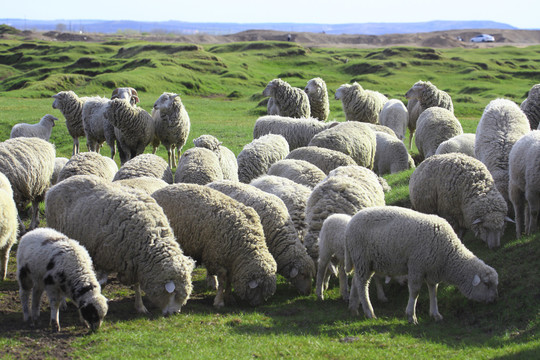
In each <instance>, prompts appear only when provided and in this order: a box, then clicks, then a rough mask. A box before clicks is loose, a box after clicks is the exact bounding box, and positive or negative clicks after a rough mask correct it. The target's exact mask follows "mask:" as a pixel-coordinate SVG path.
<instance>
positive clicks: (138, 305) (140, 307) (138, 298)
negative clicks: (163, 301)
mask: <svg viewBox="0 0 540 360" xmlns="http://www.w3.org/2000/svg"><path fill="white" fill-rule="evenodd" d="M135 310H137V312H138V313H140V314H149V313H150V312H149V311H148V310H147V309H146V307H145V306H144V304H143V300H142V293H141V285H140V284H139V283H137V284H135Z"/></svg>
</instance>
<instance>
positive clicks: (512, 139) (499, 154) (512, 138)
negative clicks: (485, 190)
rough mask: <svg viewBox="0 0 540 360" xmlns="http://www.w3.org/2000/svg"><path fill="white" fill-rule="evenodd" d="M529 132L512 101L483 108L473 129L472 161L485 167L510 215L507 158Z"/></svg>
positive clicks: (504, 101)
mask: <svg viewBox="0 0 540 360" xmlns="http://www.w3.org/2000/svg"><path fill="white" fill-rule="evenodd" d="M528 132H530V125H529V121H528V120H527V116H525V114H524V113H523V111H521V110H520V109H519V107H518V106H517V105H516V104H515V103H514V102H513V101H511V100H506V99H496V100H492V101H491V102H490V103H489V104H488V105H487V106H486V108H485V110H484V113H483V114H482V117H481V118H480V122H479V123H478V126H477V128H476V138H475V142H474V153H475V157H476V158H477V159H478V160H480V161H481V162H483V163H484V165H486V167H487V168H488V170H489V171H490V172H491V175H492V176H493V180H495V186H496V187H497V189H498V190H499V192H500V193H501V195H502V196H503V197H504V199H505V200H506V203H507V204H508V206H509V210H510V212H512V211H513V205H512V204H511V202H510V198H509V196H508V177H509V175H508V157H509V155H510V150H512V146H514V144H515V143H516V141H518V140H519V138H521V137H522V136H523V135H525V134H527V133H528Z"/></svg>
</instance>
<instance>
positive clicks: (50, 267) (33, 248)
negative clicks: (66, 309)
mask: <svg viewBox="0 0 540 360" xmlns="http://www.w3.org/2000/svg"><path fill="white" fill-rule="evenodd" d="M17 280H18V281H19V293H20V297H21V303H22V309H23V319H24V321H25V322H27V321H28V320H30V321H31V322H32V324H34V322H35V321H37V320H38V319H39V305H40V300H41V295H42V294H43V290H45V291H46V292H47V297H48V298H49V303H50V307H51V326H52V329H53V331H60V322H59V316H58V312H59V308H60V304H61V302H62V301H63V300H64V298H65V297H67V298H69V299H71V300H72V301H73V303H74V304H75V306H77V309H79V317H80V319H81V322H82V323H84V324H86V326H87V327H89V328H90V329H91V330H92V331H95V330H97V329H99V327H100V326H101V323H102V322H103V318H104V317H105V315H106V314H107V310H108V305H107V299H106V298H105V296H103V295H102V294H101V286H100V285H99V282H98V280H97V279H96V274H95V273H94V267H93V264H92V259H91V258H90V255H89V254H88V251H86V249H85V248H84V247H83V246H81V245H80V244H79V242H77V241H75V240H73V239H70V238H68V237H67V236H65V235H64V234H62V233H59V232H58V231H56V230H54V229H50V228H39V229H35V230H32V231H30V232H29V233H26V234H25V235H24V236H23V237H22V238H21V241H20V242H19V247H18V249H17ZM30 291H32V312H31V313H30V309H29V306H28V302H29V297H30Z"/></svg>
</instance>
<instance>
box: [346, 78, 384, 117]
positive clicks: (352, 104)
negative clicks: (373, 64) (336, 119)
mask: <svg viewBox="0 0 540 360" xmlns="http://www.w3.org/2000/svg"><path fill="white" fill-rule="evenodd" d="M335 98H336V100H341V103H342V106H343V112H344V113H345V119H346V120H347V121H360V122H367V123H372V124H376V123H378V122H379V113H380V112H381V110H382V108H383V106H384V104H385V103H386V102H387V101H388V98H387V97H386V96H384V95H383V94H381V93H380V92H377V91H373V90H365V89H364V88H363V87H362V85H360V84H358V83H357V82H355V83H353V84H352V85H351V84H343V85H341V86H340V87H339V88H338V89H337V90H336V94H335Z"/></svg>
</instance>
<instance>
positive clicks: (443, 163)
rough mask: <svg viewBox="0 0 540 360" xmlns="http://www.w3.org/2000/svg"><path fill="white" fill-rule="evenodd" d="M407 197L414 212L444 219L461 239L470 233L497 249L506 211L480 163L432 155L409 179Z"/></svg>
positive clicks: (455, 156) (463, 157)
mask: <svg viewBox="0 0 540 360" xmlns="http://www.w3.org/2000/svg"><path fill="white" fill-rule="evenodd" d="M409 195H410V199H411V205H412V208H413V209H414V210H417V211H421V212H423V213H427V214H437V215H439V216H441V217H443V218H445V219H446V220H447V221H448V222H449V223H450V225H452V227H453V228H454V231H455V232H456V233H457V235H458V236H459V237H460V238H462V239H463V237H464V235H465V231H466V230H471V231H473V233H474V235H475V236H476V237H478V238H480V239H481V240H482V241H484V242H485V243H486V244H487V245H488V246H489V248H490V249H492V248H495V247H498V246H499V245H500V241H501V237H502V235H503V234H504V229H505V227H506V223H505V221H507V220H508V217H507V216H506V214H507V212H508V208H507V206H506V202H505V201H504V198H503V197H502V195H501V193H500V192H499V190H497V188H496V187H495V183H494V182H493V177H492V176H491V174H490V172H489V170H488V169H487V168H486V166H485V165H484V164H483V163H482V162H480V161H479V160H477V159H475V158H473V157H471V156H468V155H465V154H459V153H450V154H442V155H433V156H431V157H430V158H428V159H426V160H424V161H422V162H421V163H420V165H419V166H418V168H417V169H416V170H415V171H414V173H413V174H412V175H411V178H410V181H409Z"/></svg>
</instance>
